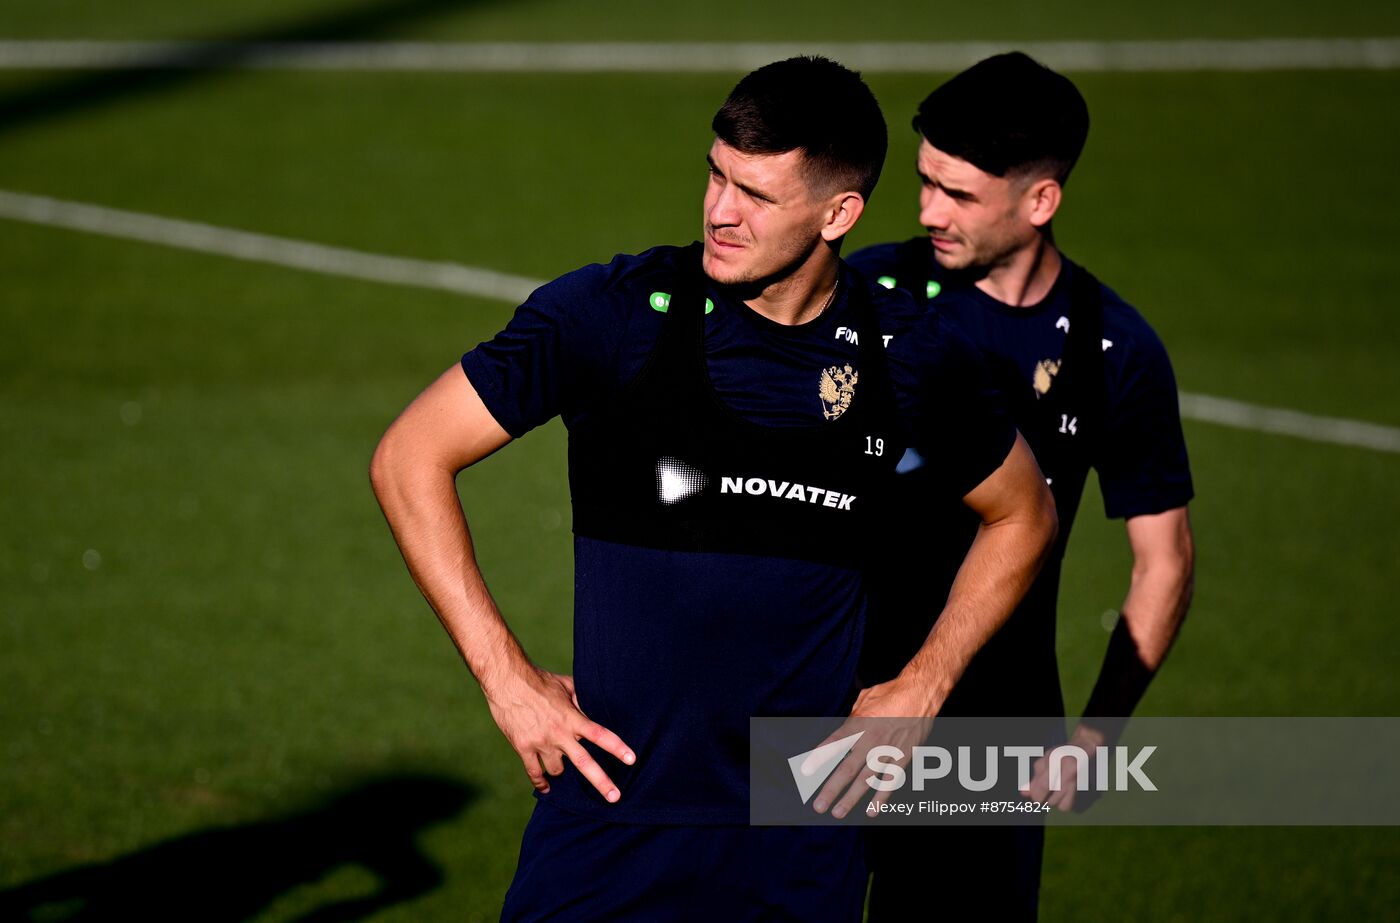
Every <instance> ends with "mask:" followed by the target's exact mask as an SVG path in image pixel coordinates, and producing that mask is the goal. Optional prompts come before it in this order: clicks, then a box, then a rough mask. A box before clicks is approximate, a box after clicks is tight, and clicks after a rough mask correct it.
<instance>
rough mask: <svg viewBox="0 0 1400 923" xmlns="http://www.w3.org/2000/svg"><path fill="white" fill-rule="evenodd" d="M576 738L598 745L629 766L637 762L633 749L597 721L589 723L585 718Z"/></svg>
mask: <svg viewBox="0 0 1400 923" xmlns="http://www.w3.org/2000/svg"><path fill="white" fill-rule="evenodd" d="M576 736H577V737H581V738H583V739H584V740H587V741H590V742H592V743H595V744H597V745H598V746H600V747H602V748H603V750H604V751H606V752H608V753H611V754H612V755H613V756H615V757H617V758H618V759H620V760H622V762H624V763H626V764H627V765H628V766H631V765H632V764H633V763H635V762H637V754H635V753H633V752H632V748H631V747H629V746H627V744H625V743H623V742H622V738H621V737H618V736H617V735H616V734H614V733H613V732H612V731H610V730H608V729H607V728H605V727H603V726H602V725H601V724H598V723H597V722H596V721H589V720H588V719H586V718H585V719H584V721H583V724H582V725H581V726H580V727H579V728H578V733H577V735H576Z"/></svg>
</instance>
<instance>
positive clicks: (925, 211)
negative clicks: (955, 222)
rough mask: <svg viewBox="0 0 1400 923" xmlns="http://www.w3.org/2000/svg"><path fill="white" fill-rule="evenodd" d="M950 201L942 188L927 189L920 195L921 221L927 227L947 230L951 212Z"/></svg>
mask: <svg viewBox="0 0 1400 923" xmlns="http://www.w3.org/2000/svg"><path fill="white" fill-rule="evenodd" d="M948 201H949V200H948V197H947V196H946V195H944V194H943V192H942V191H941V190H938V189H933V190H926V191H925V192H924V193H923V194H922V195H921V196H920V197H919V223H920V224H922V225H923V226H924V227H926V228H934V229H936V230H940V231H942V230H947V228H948V222H949V214H950V213H949V209H948Z"/></svg>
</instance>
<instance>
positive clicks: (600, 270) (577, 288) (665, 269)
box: [530, 246, 686, 306]
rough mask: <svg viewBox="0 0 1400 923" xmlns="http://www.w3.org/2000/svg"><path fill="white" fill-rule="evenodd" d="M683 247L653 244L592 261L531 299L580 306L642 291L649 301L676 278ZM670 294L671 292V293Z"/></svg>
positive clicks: (625, 297) (542, 288) (643, 301)
mask: <svg viewBox="0 0 1400 923" xmlns="http://www.w3.org/2000/svg"><path fill="white" fill-rule="evenodd" d="M685 252H686V251H685V250H684V249H682V248H680V247H669V246H668V247H653V248H652V249H650V250H646V251H644V252H642V253H638V254H630V253H620V254H618V255H617V256H614V257H613V258H612V260H610V261H609V262H607V263H592V264H590V265H588V266H584V267H582V268H580V269H575V270H574V271H573V272H569V273H565V274H564V275H562V276H560V277H559V278H557V279H555V280H553V281H552V282H547V283H545V284H544V285H542V286H540V287H539V288H538V289H536V290H535V291H534V293H533V294H532V295H531V296H530V301H531V302H536V303H544V304H558V305H577V304H579V303H580V302H583V301H595V300H603V301H629V300H630V299H631V296H634V295H637V294H639V293H640V295H641V301H640V302H639V306H645V305H646V304H647V301H646V299H647V297H648V296H649V295H650V294H651V289H652V288H653V287H655V286H657V285H663V288H664V284H665V283H667V282H669V281H670V280H674V279H675V278H676V277H677V274H678V272H679V270H680V268H681V262H682V259H683V256H682V255H683V254H684V253H685ZM668 294H669V293H668Z"/></svg>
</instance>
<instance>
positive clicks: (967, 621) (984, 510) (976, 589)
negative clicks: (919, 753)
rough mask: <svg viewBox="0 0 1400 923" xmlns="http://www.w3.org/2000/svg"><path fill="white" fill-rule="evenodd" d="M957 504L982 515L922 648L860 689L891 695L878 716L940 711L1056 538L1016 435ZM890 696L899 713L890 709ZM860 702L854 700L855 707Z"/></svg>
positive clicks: (1040, 484) (1045, 495) (1048, 504)
mask: <svg viewBox="0 0 1400 923" xmlns="http://www.w3.org/2000/svg"><path fill="white" fill-rule="evenodd" d="M963 502H964V503H966V504H967V505H968V506H969V507H970V508H971V509H972V510H973V511H975V512H976V513H977V514H978V515H979V516H981V518H982V524H981V526H980V527H979V528H978V530H977V536H976V538H975V539H974V540H973V543H972V546H971V547H970V548H969V549H968V552H967V557H966V558H964V560H963V563H962V567H961V568H960V569H959V570H958V575H957V578H956V579H955V580H954V581H953V587H952V590H951V591H950V592H949V594H948V601H947V603H946V605H945V606H944V608H943V611H942V613H941V614H940V615H939V616H938V620H937V621H936V622H935V623H934V626H933V630H932V631H930V632H929V635H928V638H927V639H926V640H925V641H924V644H923V646H922V647H921V648H919V651H918V652H917V653H916V654H915V655H914V657H913V659H911V660H910V661H909V663H908V665H906V666H905V668H904V669H903V670H902V671H901V672H900V674H899V676H897V677H895V679H894V680H892V681H891V682H890V683H885V684H882V685H880V686H874V687H872V688H871V689H868V690H865V692H864V693H862V698H871V699H874V698H875V697H877V696H878V697H879V698H885V697H890V696H893V697H894V701H891V702H887V703H882V706H881V707H880V709H879V713H881V714H887V715H905V716H915V715H922V716H929V717H932V716H934V715H936V714H938V712H939V710H940V709H941V708H942V707H943V702H944V701H945V700H946V699H947V698H948V693H949V692H951V691H952V689H953V686H954V685H955V684H956V683H957V682H958V680H959V679H960V678H961V677H962V674H963V671H964V670H966V669H967V665H968V664H969V663H970V662H971V661H972V657H973V655H974V654H976V653H977V651H978V650H979V649H981V647H982V645H984V644H986V643H987V641H988V640H990V639H991V637H992V635H994V634H996V632H997V631H998V630H999V629H1000V628H1001V626H1002V625H1003V624H1005V622H1006V620H1007V619H1008V618H1009V617H1010V616H1011V612H1012V610H1014V609H1015V608H1016V605H1017V604H1018V603H1019V602H1020V601H1021V597H1022V596H1024V595H1025V594H1026V591H1027V590H1028V589H1030V585H1031V583H1032V582H1033V581H1034V580H1035V576H1036V574H1037V573H1039V572H1040V567H1041V564H1043V563H1044V561H1045V556H1046V554H1047V553H1048V551H1049V549H1050V545H1051V543H1053V542H1054V540H1055V532H1056V529H1057V528H1058V521H1057V519H1056V516H1055V501H1054V498H1053V497H1052V496H1051V494H1050V489H1049V488H1048V487H1047V486H1046V484H1045V477H1044V475H1042V474H1041V472H1040V467H1039V466H1038V465H1037V464H1036V461H1035V456H1033V455H1032V454H1031V451H1030V448H1029V447H1028V446H1027V445H1026V442H1025V440H1024V439H1023V438H1021V437H1020V436H1019V435H1018V436H1017V437H1016V442H1015V444H1014V445H1013V446H1012V449H1011V451H1010V453H1008V454H1007V456H1006V459H1005V461H1003V462H1002V464H1001V467H999V468H998V469H997V470H996V471H994V472H993V473H992V474H991V475H990V476H988V477H987V479H986V480H984V481H983V482H982V483H981V484H979V485H978V486H977V487H976V488H974V489H973V490H972V492H971V493H969V494H968V495H967V496H966V497H964V498H963ZM867 693H870V694H871V696H869V697H867V695H866V694H867ZM895 701H897V702H898V703H899V705H898V708H900V709H903V710H888V709H889V707H890V706H892V705H894V702H895ZM861 704H862V703H861V702H859V701H858V702H857V709H858V710H859V709H860V707H861ZM865 704H866V705H868V706H875V705H876V702H875V701H873V700H872V701H867V702H866V703H865Z"/></svg>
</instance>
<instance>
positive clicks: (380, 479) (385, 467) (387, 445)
mask: <svg viewBox="0 0 1400 923" xmlns="http://www.w3.org/2000/svg"><path fill="white" fill-rule="evenodd" d="M397 442H398V440H397V439H396V438H395V433H394V428H393V427H392V426H391V427H390V428H389V431H388V432H387V433H385V434H384V435H383V437H382V438H380V440H379V445H377V446H375V448H374V454H373V455H371V456H370V460H369V485H370V488H371V489H373V490H374V495H375V497H376V498H378V500H379V502H380V505H383V503H384V500H385V498H386V497H387V496H388V495H389V494H390V493H391V492H392V490H393V485H394V483H395V480H396V477H395V474H396V472H397V470H398V468H399V459H400V452H399V447H398V445H397Z"/></svg>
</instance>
